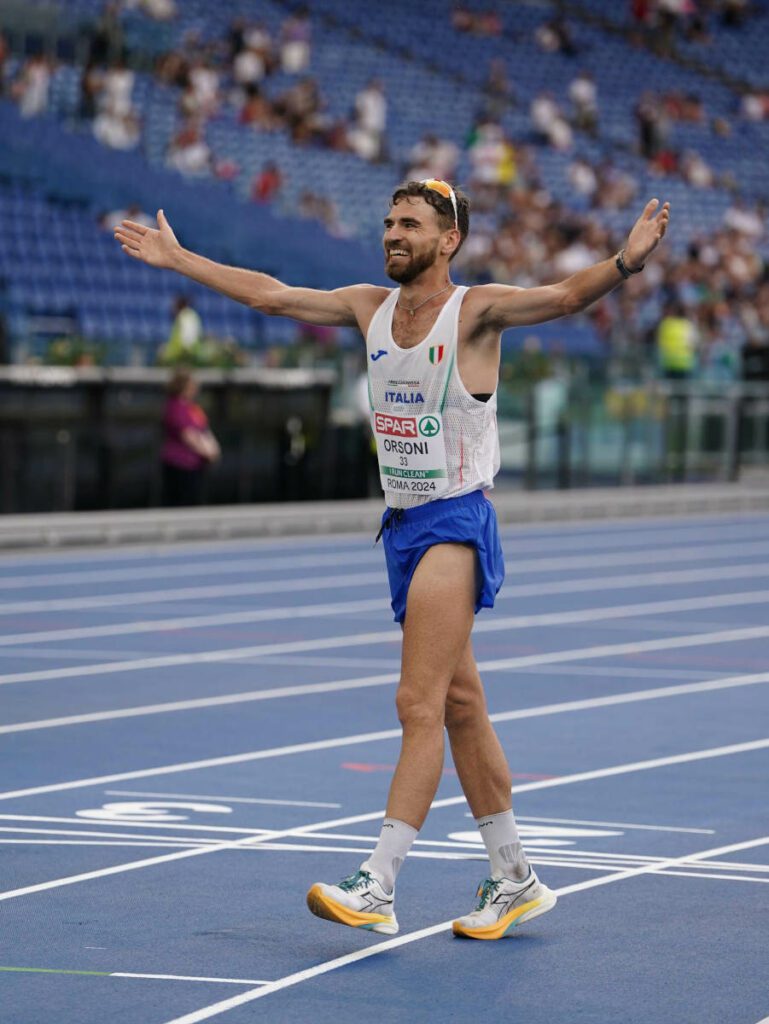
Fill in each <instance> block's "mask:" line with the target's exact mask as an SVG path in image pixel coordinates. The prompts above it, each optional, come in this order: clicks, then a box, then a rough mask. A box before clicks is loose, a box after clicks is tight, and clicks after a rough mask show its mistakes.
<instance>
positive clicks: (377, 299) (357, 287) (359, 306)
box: [337, 284, 393, 337]
mask: <svg viewBox="0 0 769 1024" xmlns="http://www.w3.org/2000/svg"><path fill="white" fill-rule="evenodd" d="M337 292H338V293H343V296H344V301H345V302H346V303H347V305H348V306H349V308H350V309H351V310H352V312H353V314H354V315H355V319H356V320H357V322H358V326H359V328H360V330H361V332H362V334H363V336H364V337H365V336H366V334H367V332H368V329H369V325H370V324H371V321H372V320H373V318H374V314H375V313H376V311H377V310H378V309H379V307H380V306H381V305H382V303H383V302H385V301H386V300H387V298H388V297H389V296H390V295H392V293H393V290H392V289H391V288H384V287H382V286H380V285H374V284H354V285H350V286H349V287H347V288H339V289H337Z"/></svg>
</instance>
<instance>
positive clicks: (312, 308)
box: [115, 210, 384, 327]
mask: <svg viewBox="0 0 769 1024" xmlns="http://www.w3.org/2000/svg"><path fill="white" fill-rule="evenodd" d="M157 220H158V226H157V229H155V228H148V227H145V226H144V225H143V224H137V223H136V222H135V221H131V220H124V221H122V223H120V224H118V226H117V227H116V228H115V238H116V239H117V241H118V242H119V243H120V246H121V248H122V250H123V252H124V253H127V254H128V255H129V256H131V257H133V258H134V259H136V260H141V261H142V262H143V263H147V264H149V265H150V266H152V267H161V268H165V269H168V270H175V271H177V273H179V274H184V276H185V277H189V278H192V280H193V281H198V282H200V284H204V285H206V287H208V288H213V289H214V290H215V291H217V292H221V293H222V294H223V295H226V296H228V298H230V299H235V300H236V301H237V302H242V303H243V304H244V305H246V306H251V307H252V308H253V309H258V310H260V311H261V312H262V313H271V314H273V315H274V316H288V317H292V318H293V319H295V320H303V321H305V322H306V323H311V324H319V325H322V326H339V327H356V326H359V324H360V320H361V313H362V307H363V306H366V305H367V304H368V303H367V301H366V300H370V299H371V297H372V296H371V295H369V293H374V292H376V293H378V292H380V291H384V289H379V288H374V287H373V286H370V285H353V286H352V287H349V288H337V289H335V290H334V291H328V292H324V291H319V290H316V289H314V288H292V287H290V286H289V285H287V284H283V282H282V281H278V280H277V278H274V277H270V275H269V274H261V273H259V272H258V271H256V270H242V269H240V268H239V267H228V266H225V265H224V264H222V263H215V262H214V261H213V260H209V259H206V258H205V256H198V255H197V254H196V253H194V252H190V251H189V250H188V249H184V248H183V247H182V246H181V245H180V244H179V242H178V241H177V238H176V235H175V234H174V233H173V231H172V230H171V225H170V224H169V223H168V221H167V220H166V216H165V214H164V213H163V211H162V210H158V215H157ZM379 301H381V297H380V298H379Z"/></svg>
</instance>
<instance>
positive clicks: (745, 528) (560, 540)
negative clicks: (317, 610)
mask: <svg viewBox="0 0 769 1024" xmlns="http://www.w3.org/2000/svg"><path fill="white" fill-rule="evenodd" d="M766 521H767V517H766V516H765V515H761V514H760V513H737V514H732V513H727V514H725V515H724V514H719V513H714V512H705V513H696V512H692V513H691V514H689V515H687V516H686V517H685V518H683V517H681V516H665V515H657V514H655V515H652V516H634V517H630V516H620V517H616V518H607V519H602V520H601V521H600V522H595V521H589V520H584V521H575V520H574V519H569V520H566V521H561V522H556V521H551V522H546V523H502V524H500V532H501V533H502V535H503V537H505V538H506V539H507V540H508V542H509V543H511V544H515V545H517V547H518V548H524V549H525V550H527V551H539V550H541V551H545V552H546V553H547V554H553V552H554V551H556V550H559V549H562V550H564V551H569V550H573V549H575V548H576V549H577V550H578V551H580V552H584V551H585V550H589V549H590V546H591V545H592V544H595V546H596V549H597V550H599V551H602V552H603V551H607V550H611V549H613V548H617V549H619V550H626V549H628V550H632V549H634V548H641V549H644V550H648V548H649V545H650V544H653V543H654V542H655V541H656V539H657V538H658V537H659V536H660V534H661V535H662V537H661V539H662V540H663V542H664V543H666V544H671V543H678V544H679V545H702V544H711V543H716V544H723V543H725V542H726V541H728V540H732V539H740V538H742V537H743V536H744V535H745V534H747V537H746V539H747V540H756V539H760V537H757V535H756V531H757V530H758V529H760V528H762V527H763V526H764V525H765V524H766ZM371 538H372V534H371V533H369V532H367V531H352V532H350V533H344V534H321V535H319V534H302V535H299V534H298V535H296V536H295V537H291V538H286V539H284V540H281V539H280V538H277V537H236V538H232V537H229V538H212V539H209V540H178V541H165V542H164V541H162V540H159V541H156V542H154V543H153V542H150V543H144V544H136V545H133V544H132V545H131V546H130V547H126V546H123V545H117V546H115V545H113V546H112V547H106V546H105V547H103V548H101V547H100V548H94V547H93V545H85V546H80V547H69V546H68V547H67V548H66V549H59V550H47V551H35V552H30V553H27V554H11V553H9V552H0V567H9V566H10V567H24V566H30V567H35V566H37V567H40V566H49V565H50V566H60V565H70V564H76V565H78V566H82V565H83V563H84V562H85V563H94V564H95V565H101V564H103V563H105V562H106V563H113V564H114V563H117V564H120V563H123V562H125V563H127V564H131V563H136V562H138V561H141V560H142V559H152V560H154V561H158V560H160V559H167V560H168V563H167V566H166V568H167V570H168V571H169V573H170V572H172V571H173V569H174V568H175V566H176V565H177V564H179V563H181V560H182V559H184V560H185V563H184V564H186V562H187V561H188V560H189V559H190V558H195V557H198V556H201V557H203V558H209V557H210V554H211V553H212V552H219V551H224V552H229V553H231V554H232V555H233V558H236V557H238V554H240V557H243V558H245V557H247V556H249V555H252V554H253V553H254V552H259V553H260V554H271V555H280V554H283V553H288V554H296V550H297V548H300V549H302V550H304V551H310V550H312V549H317V550H318V551H329V550H339V551H342V552H346V551H347V550H348V549H349V547H350V546H351V545H355V544H358V543H362V545H363V547H364V549H365V547H368V546H369V545H370V543H371Z"/></svg>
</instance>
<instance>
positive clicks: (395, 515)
mask: <svg viewBox="0 0 769 1024" xmlns="http://www.w3.org/2000/svg"><path fill="white" fill-rule="evenodd" d="M402 521H403V509H402V508H388V510H387V512H386V513H385V517H384V519H383V520H382V525H381V526H380V527H379V533H378V534H377V535H376V539H375V540H374V546H375V547H376V545H377V544H378V543H379V538H380V537H381V536H382V534H383V533H384V531H385V527H391V526H392V524H393V522H394V523H395V529H396V530H397V529H398V527H399V526H400V524H401V522H402Z"/></svg>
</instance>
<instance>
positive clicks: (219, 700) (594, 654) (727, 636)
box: [0, 626, 769, 735]
mask: <svg viewBox="0 0 769 1024" xmlns="http://www.w3.org/2000/svg"><path fill="white" fill-rule="evenodd" d="M735 634H736V635H735ZM764 636H769V627H767V626H756V627H747V628H746V629H743V630H725V631H719V632H717V633H693V634H688V635H686V636H679V637H663V638H661V639H659V640H639V641H634V642H631V643H622V644H607V645H603V646H599V647H577V648H572V649H570V650H563V651H550V652H548V653H546V654H527V655H520V656H518V657H515V658H504V659H497V660H494V661H481V662H479V663H478V668H479V669H480V671H481V672H484V673H489V672H502V671H507V670H509V669H515V668H531V667H534V666H541V665H553V664H558V663H560V662H564V661H566V662H568V661H580V660H583V661H584V660H592V659H594V658H606V657H612V656H624V655H632V654H642V653H646V652H649V651H659V650H674V649H676V648H683V647H699V646H708V645H711V644H719V643H732V642H734V641H737V640H745V639H754V638H756V637H764ZM766 676H767V673H764V672H760V673H751V674H749V675H742V676H730V677H728V678H726V679H724V678H721V679H708V680H704V681H701V682H697V683H694V684H687V683H682V684H679V685H678V686H674V687H658V688H655V689H653V690H648V691H645V690H642V691H635V693H636V694H639V693H640V694H643V695H644V696H643V697H642V698H639V697H638V696H634V697H633V698H632V699H635V700H638V699H652V698H651V696H649V697H647V696H646V694H650V695H653V694H658V695H660V696H675V695H677V694H679V693H680V694H684V693H695V692H697V691H698V690H703V691H704V690H709V689H712V690H719V689H724V688H730V687H734V686H748V685H752V684H758V683H764V682H766V681H767V679H766ZM399 678H400V675H399V673H397V672H387V673H384V674H381V675H373V676H359V677H357V678H353V679H337V680H331V681H330V682H327V683H305V684H302V685H296V686H279V687H274V688H272V689H267V690H246V691H242V692H239V693H228V694H221V695H220V696H218V697H196V698H192V699H190V700H184V701H166V702H164V703H161V704H144V705H139V706H136V707H132V708H117V709H113V710H111V711H92V712H87V713H85V714H81V715H66V716H62V717H59V718H44V719H36V720H33V721H28V722H15V723H13V724H12V725H3V726H0V735H2V734H9V733H20V732H33V731H36V730H40V729H56V728H61V727H63V726H72V725H85V724H93V723H95V722H107V721H114V720H117V719H123V718H136V717H143V716H145V715H160V714H168V713H178V712H182V711H194V710H200V709H202V708H212V707H226V706H229V705H232V704H246V703H252V702H254V701H263V700H283V699H288V698H291V697H302V696H310V695H314V694H320V693H338V692H345V691H348V690H358V689H367V688H371V687H378V686H391V685H393V684H394V683H397V682H398V680H399ZM0 682H2V677H0ZM624 696H625V697H628V696H630V695H629V694H626V695H624ZM593 701H598V702H602V701H608V702H609V703H610V704H611V703H622V702H623V695H621V694H618V695H613V696H609V697H603V698H589V700H588V703H587V704H584V707H598V706H601V704H600V703H598V704H594V703H593ZM582 703H583V702H576V704H575V702H573V701H569V702H566V703H565V704H563V705H560V704H559V705H553V706H554V707H558V708H560V707H562V706H563V707H565V708H567V709H570V710H575V709H576V707H577V705H580V704H582ZM538 713H541V712H538ZM514 714H515V715H516V716H520V717H528V716H527V713H526V711H525V709H524V710H522V711H519V712H515V713H514ZM396 732H397V730H396Z"/></svg>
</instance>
